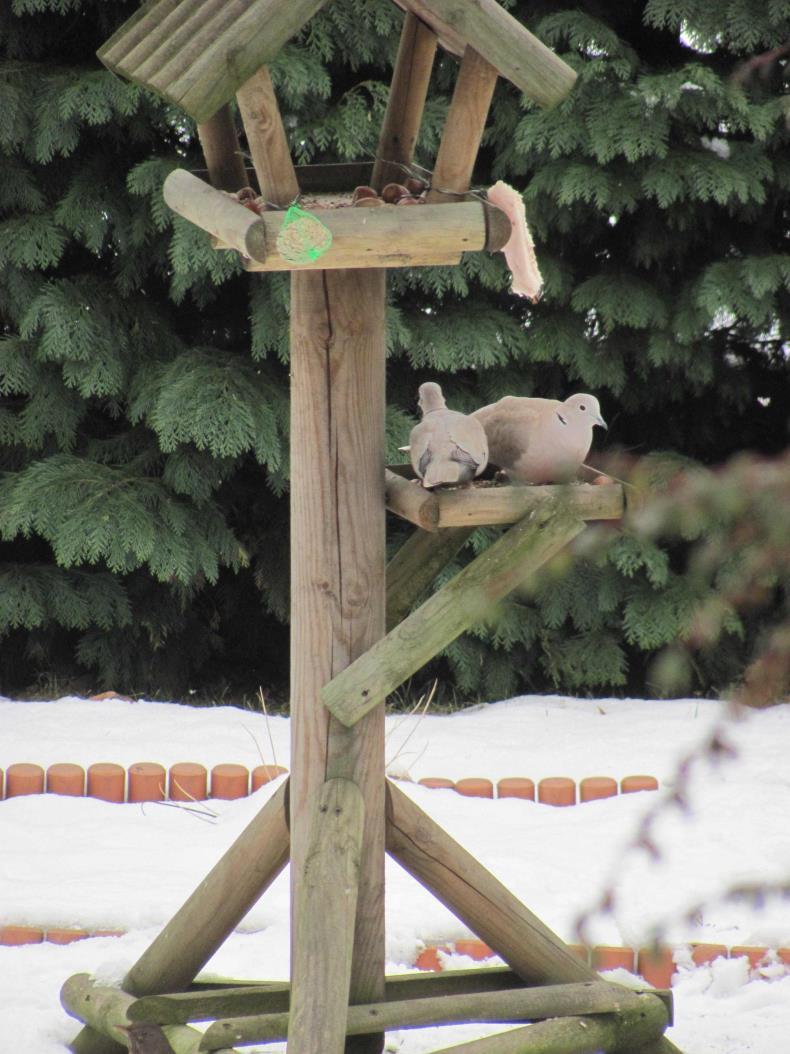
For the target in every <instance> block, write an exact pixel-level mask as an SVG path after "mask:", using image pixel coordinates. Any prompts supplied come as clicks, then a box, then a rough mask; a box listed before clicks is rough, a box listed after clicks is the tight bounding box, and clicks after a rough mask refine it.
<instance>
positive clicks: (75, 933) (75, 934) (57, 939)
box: [46, 928, 90, 944]
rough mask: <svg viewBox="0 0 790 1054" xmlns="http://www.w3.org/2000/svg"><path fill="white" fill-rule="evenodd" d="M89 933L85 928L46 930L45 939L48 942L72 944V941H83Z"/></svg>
mask: <svg viewBox="0 0 790 1054" xmlns="http://www.w3.org/2000/svg"><path fill="white" fill-rule="evenodd" d="M87 937H90V934H89V933H88V931H87V930H65V929H57V928H55V929H52V930H47V933H46V940H47V942H48V943H49V944H73V943H74V941H84V940H85V939H86V938H87Z"/></svg>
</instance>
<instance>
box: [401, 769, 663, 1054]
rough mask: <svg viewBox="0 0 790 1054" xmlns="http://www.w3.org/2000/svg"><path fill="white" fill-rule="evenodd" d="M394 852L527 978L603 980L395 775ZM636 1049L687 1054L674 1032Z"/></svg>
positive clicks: (543, 981) (537, 981) (552, 981)
mask: <svg viewBox="0 0 790 1054" xmlns="http://www.w3.org/2000/svg"><path fill="white" fill-rule="evenodd" d="M387 851H388V852H389V854H390V856H392V857H393V858H394V859H395V860H397V862H398V863H399V864H400V865H401V867H402V868H403V869H404V870H405V871H408V872H409V874H410V875H412V876H413V877H414V878H416V879H417V881H418V882H419V883H420V884H421V885H423V886H425V888H426V889H428V890H430V892H431V893H433V895H434V896H435V897H436V898H437V900H440V901H441V902H442V904H444V905H445V906H446V907H447V908H449V910H450V911H451V912H452V913H453V914H454V915H455V916H457V918H459V919H461V921H462V922H465V923H466V925H467V926H469V928H470V929H471V930H472V931H473V932H474V933H476V934H477V935H478V936H479V937H481V938H482V939H483V940H484V941H485V942H486V944H488V945H489V947H491V948H493V949H494V951H495V952H497V954H499V955H501V957H502V958H503V959H504V960H505V962H507V963H508V964H509V965H510V966H511V967H512V968H513V969H514V970H515V971H516V973H517V974H519V975H520V976H521V977H523V978H524V980H525V981H527V982H529V983H531V984H568V983H573V982H576V981H590V980H594V979H595V978H597V977H598V974H597V973H596V972H595V971H594V970H593V969H592V968H591V967H590V966H588V965H587V964H586V963H584V962H582V960H581V959H579V958H578V957H577V956H576V955H574V954H573V952H572V951H571V950H570V949H569V948H568V947H567V945H566V944H565V943H564V942H563V941H562V940H560V938H559V937H558V936H557V935H556V934H555V933H553V932H552V931H551V930H550V929H549V927H548V926H546V924H545V923H543V922H541V920H540V919H539V918H538V917H537V915H534V914H533V913H532V912H531V911H530V910H529V908H527V907H526V906H525V905H524V904H522V903H521V901H520V900H518V898H517V897H515V896H514V895H513V894H512V893H511V892H510V890H509V889H507V887H506V886H504V885H503V884H502V883H501V882H500V881H499V880H498V879H496V878H495V877H494V876H493V875H492V874H491V872H490V871H488V870H486V868H485V867H483V865H482V864H481V863H480V862H479V861H478V860H477V859H476V857H474V856H473V855H472V854H471V853H469V852H468V851H467V850H466V849H464V848H463V847H462V846H460V845H459V844H458V842H456V841H455V840H454V839H453V838H451V837H450V835H449V834H447V832H446V831H445V830H443V829H442V827H440V826H439V824H438V823H436V821H435V820H433V819H432V818H431V817H430V816H428V814H427V813H426V812H425V811H424V810H423V809H421V808H420V807H419V805H416V804H415V803H414V802H413V801H412V800H411V799H410V798H409V797H408V796H407V795H406V794H404V793H403V791H402V790H400V788H399V787H397V786H396V785H395V784H394V783H393V782H392V781H391V780H388V781H387ZM665 1012H666V1011H665ZM506 1049H507V1048H502V1052H500V1050H498V1048H496V1047H492V1048H490V1052H488V1051H484V1050H482V1049H481V1052H480V1054H504V1052H505V1051H506ZM516 1049H519V1050H520V1048H513V1050H514V1051H515V1050H516ZM525 1049H527V1048H525ZM546 1049H547V1050H551V1048H550V1047H549V1048H546ZM560 1049H564V1048H560ZM569 1049H571V1050H573V1049H575V1048H569ZM582 1049H583V1050H585V1051H586V1050H587V1048H582ZM595 1049H596V1048H595V1047H593V1048H592V1050H595ZM628 1049H629V1050H631V1049H633V1048H628ZM538 1050H540V1048H538ZM636 1050H638V1051H639V1054H679V1052H678V1051H677V1048H676V1047H675V1046H674V1044H673V1043H671V1042H670V1041H669V1040H668V1039H666V1037H663V1038H661V1039H658V1040H656V1042H655V1044H652V1045H649V1046H647V1047H645V1049H644V1050H642V1049H641V1048H639V1047H638V1046H637V1047H636V1049H635V1054H636Z"/></svg>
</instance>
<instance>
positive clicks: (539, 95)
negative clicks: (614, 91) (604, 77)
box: [395, 0, 576, 106]
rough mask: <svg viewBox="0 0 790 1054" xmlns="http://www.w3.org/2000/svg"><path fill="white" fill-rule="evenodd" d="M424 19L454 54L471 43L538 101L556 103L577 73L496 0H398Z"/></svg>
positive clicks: (517, 85)
mask: <svg viewBox="0 0 790 1054" xmlns="http://www.w3.org/2000/svg"><path fill="white" fill-rule="evenodd" d="M395 2H396V3H398V5H399V6H400V7H404V8H407V9H408V10H409V11H412V12H413V13H414V14H415V15H417V17H418V18H421V19H422V20H423V22H426V23H427V24H428V25H429V26H430V27H431V29H432V30H433V31H434V32H435V33H436V35H437V36H438V37H439V41H440V43H442V44H444V45H445V46H449V50H451V51H452V52H454V53H455V54H462V53H463V49H464V46H465V45H467V44H469V45H471V46H472V47H474V49H475V51H477V52H479V53H480V54H481V55H482V56H483V58H484V59H486V60H487V61H488V62H490V63H491V65H492V66H495V67H496V69H497V71H498V72H499V73H500V75H501V76H503V77H506V78H507V79H508V80H509V81H511V82H512V83H513V84H515V86H516V87H517V88H519V89H520V90H521V91H522V92H524V94H525V95H528V96H529V97H530V98H531V99H534V101H535V102H536V103H538V104H539V105H540V106H555V105H556V104H557V103H558V102H561V101H562V100H563V99H564V98H565V96H566V95H568V93H569V92H570V90H571V88H572V87H573V85H574V83H575V81H576V73H575V71H574V70H572V69H571V67H570V66H569V65H568V64H567V63H566V62H564V61H563V60H562V59H561V58H560V57H559V56H558V55H555V54H554V52H553V51H552V50H551V48H548V47H546V45H545V44H543V43H542V42H541V41H540V40H538V38H537V37H536V36H535V35H534V34H533V33H530V32H529V30H528V29H526V27H525V26H523V25H522V24H521V23H520V22H519V21H517V19H515V18H513V16H512V15H510V14H508V12H507V11H505V9H504V8H503V7H501V6H500V4H499V3H498V2H497V0H395Z"/></svg>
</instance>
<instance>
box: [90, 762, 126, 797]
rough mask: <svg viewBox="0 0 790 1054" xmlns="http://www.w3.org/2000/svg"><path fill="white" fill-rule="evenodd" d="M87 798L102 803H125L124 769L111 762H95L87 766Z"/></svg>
mask: <svg viewBox="0 0 790 1054" xmlns="http://www.w3.org/2000/svg"><path fill="white" fill-rule="evenodd" d="M86 793H87V795H88V797H89V798H100V799H101V800H102V801H112V802H124V801H126V769H124V768H123V766H122V765H115V764H114V763H113V762H111V761H97V762H96V763H95V764H93V765H89V766H88V787H87V791H86Z"/></svg>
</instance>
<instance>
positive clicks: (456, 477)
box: [422, 461, 468, 487]
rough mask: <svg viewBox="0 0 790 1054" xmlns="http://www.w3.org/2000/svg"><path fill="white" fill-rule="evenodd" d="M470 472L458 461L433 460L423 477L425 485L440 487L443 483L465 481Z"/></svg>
mask: <svg viewBox="0 0 790 1054" xmlns="http://www.w3.org/2000/svg"><path fill="white" fill-rule="evenodd" d="M467 475H468V473H467V472H466V471H465V466H464V465H460V464H458V462H456V461H432V462H431V463H430V465H428V468H427V469H426V470H425V475H424V476H423V477H422V485H423V487H440V486H441V485H442V484H443V483H445V484H446V483H461V482H464V481H465V479H466V477H467Z"/></svg>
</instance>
